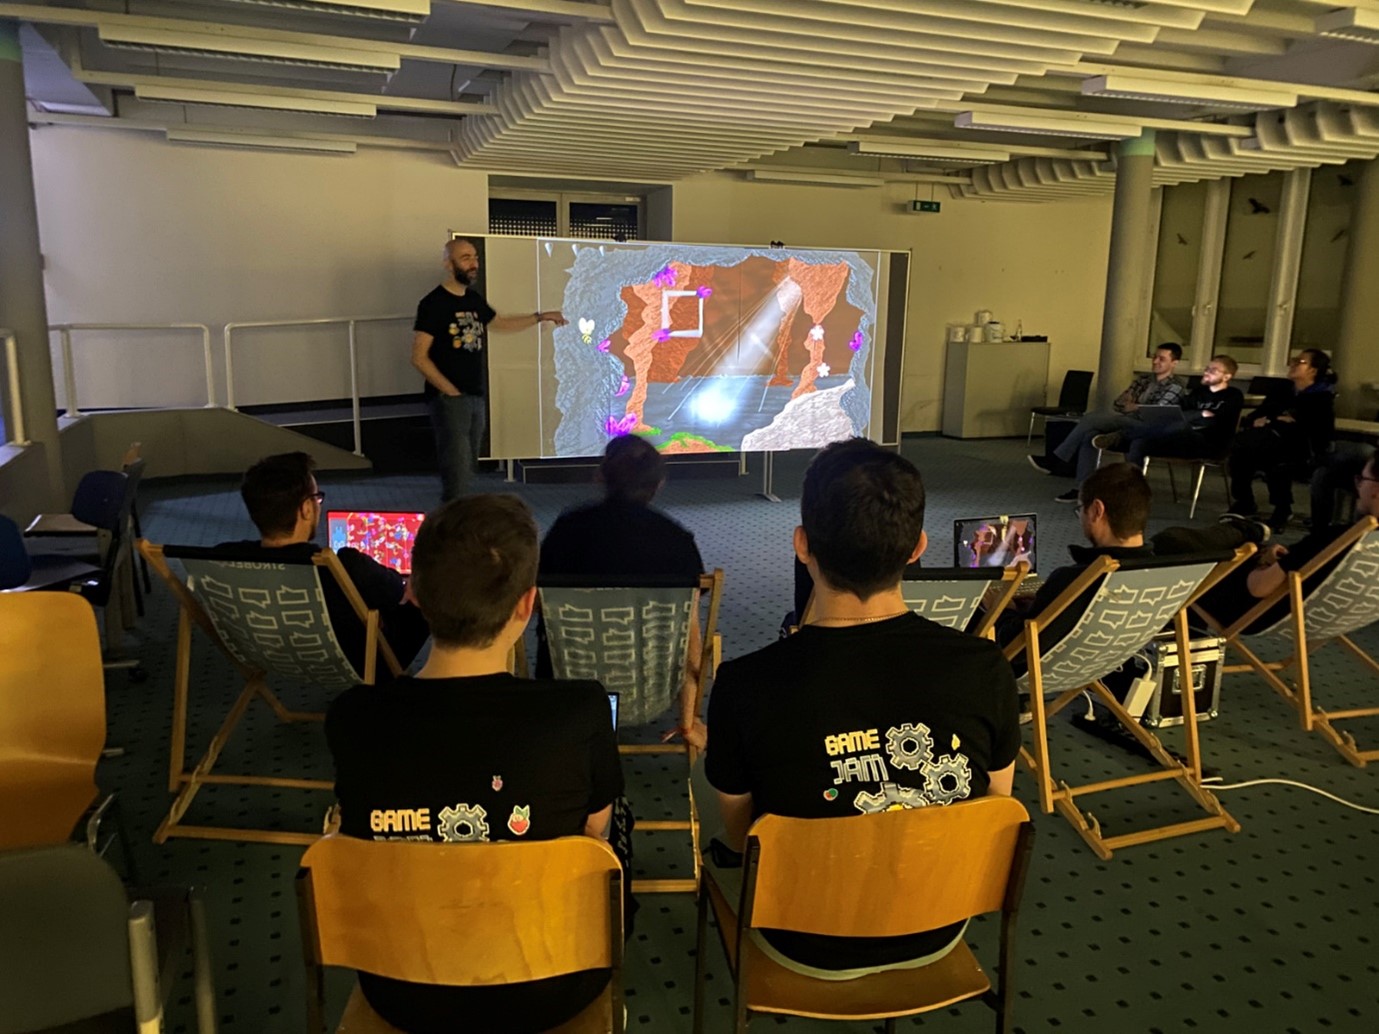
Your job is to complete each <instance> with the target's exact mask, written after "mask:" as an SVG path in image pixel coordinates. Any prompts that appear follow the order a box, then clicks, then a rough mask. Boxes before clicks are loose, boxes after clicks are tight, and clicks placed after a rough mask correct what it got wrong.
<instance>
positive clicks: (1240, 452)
mask: <svg viewBox="0 0 1379 1034" xmlns="http://www.w3.org/2000/svg"><path fill="white" fill-rule="evenodd" d="M1288 379H1289V380H1290V381H1292V382H1293V392H1292V394H1291V395H1286V394H1285V395H1276V396H1271V397H1270V398H1268V399H1265V401H1264V404H1263V405H1261V406H1260V407H1259V408H1258V409H1256V410H1255V411H1254V412H1253V413H1251V414H1250V415H1249V416H1248V417H1246V419H1245V428H1244V430H1242V431H1241V432H1240V434H1238V435H1237V436H1236V439H1235V445H1234V446H1233V447H1232V449H1231V455H1230V461H1229V470H1230V480H1231V500H1232V503H1231V511H1230V512H1231V515H1233V516H1239V517H1253V516H1254V515H1255V514H1256V513H1258V507H1257V506H1256V504H1255V495H1254V485H1253V483H1252V482H1253V481H1254V476H1255V474H1257V473H1262V474H1263V475H1264V480H1265V482H1266V483H1267V484H1268V486H1269V503H1270V505H1272V506H1273V508H1274V510H1273V513H1272V514H1271V515H1270V517H1269V520H1268V524H1269V527H1271V528H1273V529H1274V531H1282V530H1283V529H1284V528H1286V527H1287V526H1288V520H1289V518H1291V517H1292V515H1293V479H1294V478H1295V477H1301V476H1303V475H1304V474H1305V473H1306V472H1307V471H1308V469H1309V468H1311V467H1312V466H1314V465H1315V464H1317V463H1318V462H1320V461H1321V459H1322V458H1323V457H1324V456H1325V455H1326V452H1327V450H1328V449H1329V448H1330V447H1331V440H1332V438H1333V437H1334V436H1335V431H1336V405H1335V404H1336V375H1335V374H1334V373H1333V372H1332V370H1331V357H1330V356H1328V355H1327V354H1326V353H1325V352H1323V351H1321V350H1319V349H1316V348H1306V349H1303V350H1302V351H1301V352H1300V353H1298V356H1297V357H1296V358H1295V359H1292V360H1291V361H1290V362H1289V363H1288Z"/></svg>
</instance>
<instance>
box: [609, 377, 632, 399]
mask: <svg viewBox="0 0 1379 1034" xmlns="http://www.w3.org/2000/svg"><path fill="white" fill-rule="evenodd" d="M630 387H632V382H631V381H629V380H628V379H627V374H623V375H622V383H621V384H619V385H618V390H617V391H615V392H613V397H614V398H617V399H620V398H622V397H623V396H624V395H626V394H627V389H628V388H630Z"/></svg>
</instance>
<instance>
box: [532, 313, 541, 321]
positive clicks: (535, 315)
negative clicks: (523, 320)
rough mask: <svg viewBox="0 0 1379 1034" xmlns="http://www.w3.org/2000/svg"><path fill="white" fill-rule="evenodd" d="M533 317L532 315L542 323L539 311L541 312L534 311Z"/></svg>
mask: <svg viewBox="0 0 1379 1034" xmlns="http://www.w3.org/2000/svg"><path fill="white" fill-rule="evenodd" d="M531 317H532V319H534V320H536V322H537V323H540V322H541V313H539V312H534V313H532V314H531Z"/></svg>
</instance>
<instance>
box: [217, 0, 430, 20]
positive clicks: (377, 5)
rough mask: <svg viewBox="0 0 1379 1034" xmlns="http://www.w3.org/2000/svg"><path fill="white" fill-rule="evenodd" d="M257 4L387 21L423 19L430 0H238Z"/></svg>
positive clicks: (426, 15)
mask: <svg viewBox="0 0 1379 1034" xmlns="http://www.w3.org/2000/svg"><path fill="white" fill-rule="evenodd" d="M239 2H240V3H242V4H258V5H259V6H261V7H289V8H292V9H293V10H297V11H314V12H316V13H317V14H342V15H348V16H350V17H354V18H377V19H380V20H382V21H390V22H411V23H413V24H415V23H416V22H422V21H425V20H426V19H427V18H428V17H429V16H430V14H431V0H239Z"/></svg>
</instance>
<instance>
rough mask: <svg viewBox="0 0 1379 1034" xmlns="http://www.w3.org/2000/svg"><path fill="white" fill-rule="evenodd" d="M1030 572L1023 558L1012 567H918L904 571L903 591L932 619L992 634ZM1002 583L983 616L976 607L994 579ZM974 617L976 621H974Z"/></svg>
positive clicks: (912, 605)
mask: <svg viewBox="0 0 1379 1034" xmlns="http://www.w3.org/2000/svg"><path fill="white" fill-rule="evenodd" d="M1027 574H1029V564H1028V563H1026V562H1025V561H1024V560H1021V561H1020V562H1019V563H1018V564H1015V565H1014V566H1013V567H1007V568H1004V569H1003V568H998V567H978V568H968V567H915V568H910V569H907V570H906V571H905V578H904V580H903V581H902V582H901V583H900V595H901V596H902V597H903V598H904V600H905V605H906V606H907V607H909V608H910V609H911V610H913V611H914V612H915V613H916V614H919V615H921V616H922V617H926V618H928V619H929V620H930V621H934V622H937V623H938V624H940V625H947V626H948V627H949V628H956V629H957V630H958V631H959V632H962V631H965V630H970V631H971V632H972V634H973V635H979V636H984V637H987V638H990V637H991V636H992V635H994V629H995V627H996V619H997V618H999V617H1000V616H1001V612H1002V611H1004V610H1005V609H1006V606H1007V604H1009V603H1010V601H1011V600H1012V599H1014V597H1015V592H1016V590H1017V589H1019V588H1020V583H1021V582H1022V581H1024V580H1025V575H1027ZM997 582H999V583H1000V585H1001V590H1000V594H999V595H998V596H997V597H996V601H995V602H994V603H993V604H992V606H991V609H990V610H988V611H987V612H986V613H985V614H982V615H981V616H980V617H978V615H977V610H978V608H979V607H980V606H981V602H982V598H983V597H984V596H985V595H986V593H987V590H988V589H990V588H991V586H992V584H993V583H997ZM974 619H975V624H974Z"/></svg>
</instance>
